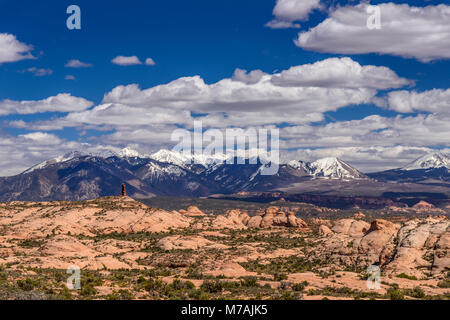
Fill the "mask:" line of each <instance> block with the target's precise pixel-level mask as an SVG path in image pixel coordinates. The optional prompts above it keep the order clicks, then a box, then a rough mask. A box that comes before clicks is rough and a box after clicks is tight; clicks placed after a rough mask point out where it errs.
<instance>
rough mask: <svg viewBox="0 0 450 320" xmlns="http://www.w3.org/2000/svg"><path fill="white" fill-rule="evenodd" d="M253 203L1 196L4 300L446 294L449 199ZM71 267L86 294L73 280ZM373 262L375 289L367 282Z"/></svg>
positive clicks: (449, 282) (0, 293) (0, 290)
mask: <svg viewBox="0 0 450 320" xmlns="http://www.w3.org/2000/svg"><path fill="white" fill-rule="evenodd" d="M256 211H257V212H256V213H253V212H252V213H250V214H249V213H247V212H246V211H244V210H242V209H232V210H224V212H220V213H215V214H214V213H211V212H209V211H208V210H206V211H205V210H200V209H199V208H198V207H197V206H193V205H191V206H189V207H185V210H181V209H180V210H172V211H166V210H163V209H157V208H153V207H149V206H147V205H145V204H143V203H141V202H138V201H135V200H133V199H132V198H129V197H126V196H125V197H105V198H99V199H95V200H90V201H81V202H58V201H57V202H9V203H1V204H0V298H1V299H324V298H326V299H449V298H450V289H449V288H450V221H449V219H448V215H449V212H450V208H449V207H448V206H447V207H443V208H436V207H434V206H433V205H430V204H428V203H426V202H420V203H418V204H416V205H415V206H413V207H409V208H397V207H387V208H385V209H382V210H381V209H380V210H370V211H365V210H360V209H358V208H355V209H354V210H346V211H345V212H344V211H342V212H341V211H340V210H337V209H327V208H323V207H318V206H314V205H308V204H304V203H294V206H292V204H290V205H286V203H283V202H277V203H271V204H269V205H266V206H264V207H263V206H262V207H261V208H259V210H256ZM205 212H207V213H205ZM303 213H305V214H303ZM306 213H308V214H306ZM72 265H75V266H78V267H79V268H80V269H81V289H80V290H69V289H68V288H67V287H66V280H67V278H68V276H69V275H68V274H67V273H66V269H67V268H68V267H69V266H72ZM371 265H377V266H379V267H380V269H381V275H380V288H379V289H373V290H371V289H369V288H368V287H367V278H368V277H369V276H370V275H369V274H368V273H367V268H368V267H369V266H371Z"/></svg>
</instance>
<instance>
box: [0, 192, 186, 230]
mask: <svg viewBox="0 0 450 320" xmlns="http://www.w3.org/2000/svg"><path fill="white" fill-rule="evenodd" d="M189 224H190V219H189V218H188V217H185V216H183V215H182V214H179V213H174V212H167V211H164V210H160V209H155V208H149V207H147V206H145V205H144V204H142V203H139V202H137V201H134V200H133V199H131V198H129V197H106V198H100V199H96V200H91V201H85V202H73V203H70V202H48V203H41V204H36V203H27V202H16V203H10V204H6V205H5V204H4V205H2V206H1V207H0V225H2V226H8V228H7V230H6V232H5V233H4V235H6V236H14V237H15V238H33V237H45V236H47V235H52V234H68V233H70V234H84V235H94V234H105V233H112V232H119V233H136V232H141V231H150V232H161V231H168V230H169V229H171V228H172V229H176V228H186V227H188V226H189Z"/></svg>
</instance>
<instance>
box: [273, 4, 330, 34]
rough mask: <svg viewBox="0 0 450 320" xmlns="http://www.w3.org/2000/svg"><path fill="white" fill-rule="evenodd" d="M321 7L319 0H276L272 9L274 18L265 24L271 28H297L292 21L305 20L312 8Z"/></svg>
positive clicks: (296, 24) (297, 25)
mask: <svg viewBox="0 0 450 320" xmlns="http://www.w3.org/2000/svg"><path fill="white" fill-rule="evenodd" d="M320 7H321V5H320V0H277V3H276V5H275V7H274V9H273V15H274V16H275V18H274V19H273V20H272V21H269V22H268V23H267V24H266V26H267V27H269V28H272V29H285V28H299V27H300V25H299V24H298V23H294V21H306V20H308V16H309V14H310V13H311V12H312V11H313V10H314V9H319V8H320Z"/></svg>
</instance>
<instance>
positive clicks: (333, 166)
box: [309, 157, 367, 180]
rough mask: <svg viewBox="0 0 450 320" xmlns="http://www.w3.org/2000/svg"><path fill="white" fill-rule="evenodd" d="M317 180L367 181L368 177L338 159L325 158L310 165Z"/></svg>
mask: <svg viewBox="0 0 450 320" xmlns="http://www.w3.org/2000/svg"><path fill="white" fill-rule="evenodd" d="M309 167H310V168H311V173H312V175H313V176H314V177H315V178H328V179H343V180H352V179H367V176H366V175H364V174H363V173H362V172H360V171H358V170H357V169H355V168H353V167H352V166H350V165H349V164H347V163H345V162H344V161H342V160H340V159H338V158H333V157H329V158H323V159H319V160H316V161H314V162H312V163H310V165H309Z"/></svg>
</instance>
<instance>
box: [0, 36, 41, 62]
mask: <svg viewBox="0 0 450 320" xmlns="http://www.w3.org/2000/svg"><path fill="white" fill-rule="evenodd" d="M32 49H33V47H32V46H30V45H27V44H25V43H22V42H20V41H18V40H17V38H16V36H14V35H12V34H9V33H0V64H2V63H5V62H16V61H20V60H24V59H33V58H34V57H33V55H32V54H31V50H32Z"/></svg>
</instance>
